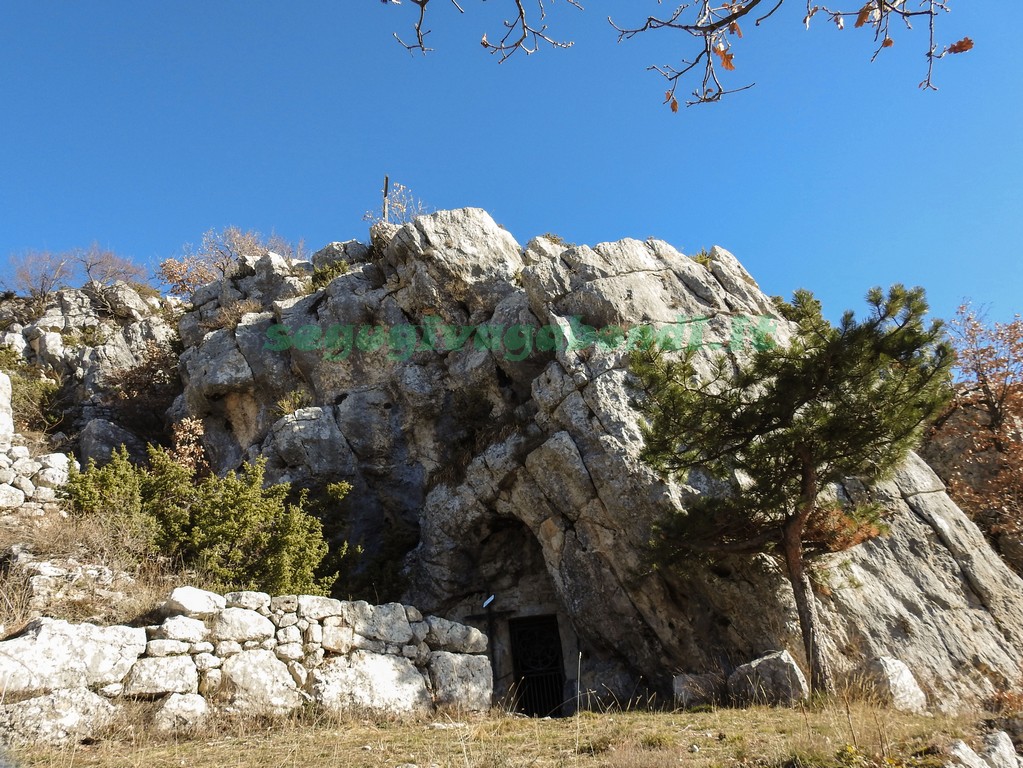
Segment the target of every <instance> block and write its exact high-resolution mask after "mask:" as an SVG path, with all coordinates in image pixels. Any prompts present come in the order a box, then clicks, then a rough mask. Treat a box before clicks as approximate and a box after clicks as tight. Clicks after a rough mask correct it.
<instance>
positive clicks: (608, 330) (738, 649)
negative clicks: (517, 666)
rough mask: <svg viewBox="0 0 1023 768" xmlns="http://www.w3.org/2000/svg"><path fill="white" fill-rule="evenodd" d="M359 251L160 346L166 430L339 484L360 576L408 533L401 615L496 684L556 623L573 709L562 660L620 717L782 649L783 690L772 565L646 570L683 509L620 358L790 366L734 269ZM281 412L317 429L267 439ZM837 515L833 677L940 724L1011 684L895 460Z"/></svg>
mask: <svg viewBox="0 0 1023 768" xmlns="http://www.w3.org/2000/svg"><path fill="white" fill-rule="evenodd" d="M371 243H372V244H371V246H367V247H364V248H362V249H358V248H354V247H352V246H350V245H348V244H346V245H344V246H331V249H330V252H329V253H323V254H322V255H320V256H319V262H320V264H321V266H322V265H323V264H326V263H329V262H331V261H336V260H338V259H341V258H343V259H345V261H346V262H348V264H349V268H348V271H347V272H346V273H344V274H342V275H340V276H338V277H337V278H335V279H334V280H332V281H331V282H330V283H329V284H327V285H326V286H324V287H322V288H319V289H317V290H311V286H310V285H309V284H308V283H305V284H304V285H305V287H304V288H302V289H301V290H300V289H299V287H300V286H299V283H300V282H301V279H300V278H299V277H296V274H295V265H294V264H290V265H286V264H282V263H277V262H273V261H272V260H271V261H268V262H266V263H265V264H264V265H263V267H261V269H262V272H260V278H259V280H258V281H257V280H256V279H255V274H256V269H255V265H249V266H247V267H245V269H246V270H250V272H245V273H244V274H247V275H248V277H239V276H232V277H230V278H229V279H227V280H224V281H221V282H220V283H217V284H214V285H211V286H208V287H207V288H206V289H204V291H203V292H202V294H201V295H197V297H196V304H197V309H196V310H195V311H194V312H192V313H190V314H189V315H188V316H186V318H185V319H183V320H182V324H181V327H182V337H183V339H184V341H185V345H186V350H185V353H184V354H183V356H182V364H183V372H184V376H185V379H186V387H185V393H184V396H183V398H182V403H183V406H184V408H185V409H186V410H187V412H188V413H189V414H190V415H192V416H194V417H197V418H200V419H202V420H203V423H204V427H205V431H206V437H205V439H206V441H207V442H206V444H207V447H208V448H209V450H210V453H211V454H212V456H213V459H214V463H215V466H216V469H217V470H218V471H223V470H226V469H230V468H233V467H235V466H237V465H238V464H239V462H241V461H243V460H244V459H247V458H248V459H252V458H255V457H257V456H266V457H267V459H268V474H269V476H270V477H271V478H273V479H287V480H291V481H293V482H295V483H298V484H300V485H303V486H310V487H316V486H322V485H324V484H325V483H327V482H330V481H332V480H346V481H348V482H350V483H351V484H352V486H353V490H352V492H351V493H350V494H349V496H348V498H347V499H346V500H345V502H344V504H343V508H342V510H341V514H343V515H344V516H345V517H346V519H347V521H348V528H347V530H346V531H345V532H344V536H345V537H346V538H348V539H349V540H353V541H362V542H364V545H365V546H366V547H367V548H368V549H370V550H373V549H374V548H378V549H379V548H380V547H381V545H382V542H383V540H384V538H385V531H387V530H391V529H404V530H407V531H410V532H413V533H418V545H417V547H416V548H415V550H414V551H412V552H410V553H409V555H408V557H407V560H406V562H405V575H406V576H407V577H408V583H409V584H410V585H411V586H410V587H409V591H408V593H407V594H406V595H405V599H406V600H408V601H410V602H414V603H415V604H416V605H420V606H423V607H424V608H425V609H426V610H428V611H429V612H431V613H434V614H436V615H440V616H444V617H447V618H452V619H455V620H459V621H461V622H462V623H466V624H476V625H477V626H478V627H479V628H481V629H482V628H483V627H484V626H487V622H488V621H491V622H493V624H494V627H495V629H494V632H493V634H494V637H493V638H492V641H493V643H494V647H495V660H496V662H495V663H496V664H497V665H498V667H499V669H498V670H497V677H498V679H500V680H509V679H510V678H511V677H512V671H513V670H512V667H513V664H512V660H511V656H512V650H513V649H512V645H513V644H514V642H516V641H515V639H514V631H513V630H514V626H513V624H514V622H515V621H517V620H518V619H519V618H526V617H529V616H536V615H552V616H555V617H556V621H557V628H558V632H560V635H561V641H562V651H563V652H562V654H561V658H562V660H563V665H564V669H563V676H564V678H565V680H566V684H567V681H568V680H571V679H572V678H574V676H575V668H574V667H573V666H572V665H570V664H569V663H568V662H567V661H566V659H567V658H568V656H569V654H570V653H572V654H574V653H575V652H576V651H577V650H578V651H581V652H582V654H583V663H582V680H580V681H579V684H580V686H581V687H582V688H584V689H588V690H594V691H596V690H612V691H613V693H614V695H615V696H624V697H631V696H632V695H633V694H634V693H636V692H637V691H639V690H641V689H644V688H645V689H651V688H652V689H655V690H658V691H660V692H663V693H664V694H665V695H666V696H667V695H670V693H671V677H670V675H669V673H668V671H669V670H677V671H681V672H683V673H685V674H725V675H727V674H728V673H730V672H731V671H732V670H734V669H735V668H736V667H737V666H739V665H741V664H743V663H746V662H748V661H749V660H751V659H755V658H758V657H759V656H762V655H763V654H765V653H767V652H768V651H770V650H773V649H778V648H786V649H789V650H790V651H791V653H792V654H793V657H794V659H795V661H796V663H802V651H801V641H800V639H799V636H798V632H797V631H796V626H797V624H796V620H795V613H794V608H793V604H792V599H791V591H790V589H789V587H788V585H787V583H786V581H785V579H784V578H783V577H782V575H781V573H780V571H779V569H778V567H777V565H776V564H775V563H774V562H773V561H771V560H770V559H768V558H766V557H760V558H755V559H753V560H738V559H736V560H731V561H726V562H722V563H719V564H718V565H717V566H715V567H714V568H707V567H698V566H693V567H692V569H690V570H689V571H687V572H686V573H685V574H681V575H680V574H671V573H666V572H663V571H651V570H650V569H649V568H647V567H646V565H645V559H644V553H645V550H646V545H647V542H648V541H649V538H650V530H651V526H652V525H653V524H654V523H655V522H656V521H657V520H658V519H660V517H661V516H662V515H664V514H665V513H666V512H667V511H668V510H669V509H673V508H684V507H685V504H686V500H687V499H688V498H691V497H692V496H693V494H695V493H697V492H698V491H699V489H698V488H697V487H696V486H695V485H694V486H692V487H690V486H685V485H681V484H679V483H677V482H663V481H661V480H659V479H657V478H656V477H655V476H654V475H653V473H652V472H651V471H650V470H649V469H648V468H647V467H646V466H645V465H644V464H643V463H642V462H641V461H640V460H639V451H640V448H641V444H642V437H641V433H640V430H639V427H638V416H637V413H636V411H635V409H634V408H633V407H632V406H631V405H630V400H631V398H632V397H633V395H634V392H633V390H632V388H631V387H630V374H629V372H628V350H627V346H628V344H627V342H628V340H629V339H630V338H632V339H634V338H635V334H636V332H637V329H641V328H647V329H649V330H650V331H651V332H652V333H654V334H656V335H658V336H659V337H660V338H662V339H665V340H674V341H676V342H678V343H679V344H680V345H682V346H693V347H695V348H697V349H698V351H699V354H698V355H697V359H696V365H697V367H698V368H700V369H701V370H707V369H708V368H709V364H710V361H711V360H712V359H713V358H714V357H715V356H717V355H719V354H722V353H724V354H728V355H734V356H742V355H743V354H745V352H746V350H748V349H749V348H750V346H751V345H753V344H758V343H763V342H764V341H765V340H766V339H767V338H768V337H770V338H772V339H774V340H776V341H778V342H781V343H784V342H785V341H786V340H787V338H789V334H790V333H791V330H790V328H789V327H788V325H787V323H786V322H785V321H784V320H783V319H782V318H781V317H780V316H779V315H778V313H777V311H776V309H775V307H774V305H773V303H772V302H771V300H770V299H769V298H768V297H767V296H765V295H764V294H763V293H762V292H761V291H760V290H759V288H758V287H757V285H756V282H755V280H754V279H753V277H752V276H751V275H749V273H748V272H746V270H745V269H744V268H743V267H742V266H741V264H739V262H738V261H737V260H736V259H735V257H734V256H732V255H731V254H730V253H728V252H727V251H725V250H723V249H721V248H717V247H715V248H713V249H711V251H710V253H709V254H708V255H707V258H706V259H701V260H700V261H699V262H698V261H696V260H694V259H690V258H688V257H686V256H685V255H684V254H682V253H680V252H679V251H678V250H676V249H675V248H673V247H672V246H670V245H669V244H667V243H664V242H662V241H659V240H654V239H650V240H646V241H642V242H641V241H638V240H628V239H627V240H622V241H619V242H615V243H602V244H599V245H596V246H594V247H588V246H567V245H564V244H559V243H556V242H554V241H553V240H551V239H547V238H536V239H534V240H532V241H530V242H529V244H528V245H527V246H526V247H525V248H522V247H520V246H519V245H518V244H517V243H516V242H515V241H514V239H513V238H512V237H511V236H510V235H509V234H508V233H507V232H506V231H504V230H503V229H501V228H500V227H498V226H497V225H496V224H495V223H494V222H493V220H492V219H491V218H490V217H489V216H488V215H487V214H486V213H485V212H483V211H480V210H477V209H463V210H459V211H444V212H439V213H436V214H431V215H429V216H424V217H420V218H417V219H416V220H415V221H414V222H412V223H409V224H406V225H404V226H400V227H399V226H395V225H377V226H375V227H374V228H373V230H372V231H371ZM356 253H357V254H358V255H356ZM249 278H252V279H249ZM247 280H248V282H246V281H247ZM257 282H258V283H259V284H258V286H257ZM239 301H248V302H250V303H251V307H252V308H253V311H252V312H249V313H247V314H244V315H243V316H242V317H241V320H240V322H239V324H238V326H237V327H236V328H233V329H231V328H226V329H219V330H214V331H209V332H205V333H203V332H201V331H202V328H201V323H202V322H205V321H207V320H208V318H211V317H213V316H214V315H215V314H216V313H217V312H218V311H219V310H220V309H221V308H223V307H224V306H227V305H229V304H231V303H232V302H239ZM296 392H297V393H300V394H301V395H302V396H303V397H302V398H301V399H302V400H305V401H308V402H311V405H309V406H308V407H304V408H299V409H298V410H295V411H294V412H293V413H285V414H284V415H282V414H281V411H280V408H279V405H278V403H279V401H281V400H282V398H285V399H286V396H288V395H290V394H291V393H296ZM295 401H296V402H298V401H299V399H296V400H295ZM836 492H837V493H838V494H839V495H842V494H845V495H846V496H850V497H852V496H854V495H856V494H859V497H863V496H869V497H871V498H873V499H874V500H877V501H878V502H879V503H881V504H882V505H883V506H884V507H885V509H886V510H887V511H888V513H889V518H888V525H889V526H890V528H891V533H890V535H888V536H887V537H882V538H880V539H877V540H874V541H871V542H868V543H867V544H864V545H862V546H860V547H857V548H855V549H854V550H851V551H849V552H846V553H843V554H841V555H839V556H836V557H834V558H832V559H831V560H830V561H829V562H827V563H825V564H824V572H825V575H826V580H827V581H828V583H829V585H830V586H829V587H828V589H827V590H826V591H828V592H830V594H823V591H824V590H822V594H820V595H818V601H819V604H820V614H821V616H822V620H823V622H824V623H825V625H826V628H827V641H826V642H827V651H828V654H829V656H830V657H831V658H832V659H833V660H834V663H835V666H836V667H837V668H838V670H839V671H844V672H848V671H851V670H853V669H855V668H856V667H858V666H859V665H860V664H861V663H862V662H863V661H865V660H866V659H869V658H872V657H877V656H891V657H894V658H897V659H900V660H902V661H903V662H904V663H906V664H907V665H908V666H909V668H910V669H911V670H912V671H913V674H914V675H915V676H916V678H917V679H918V681H919V683H920V685H921V686H922V687H923V688H924V689H926V690H927V691H928V692H929V693H930V694H931V699H932V701H933V702H935V703H936V704H937V705H939V706H943V707H948V708H951V709H954V708H957V707H959V706H961V705H964V704H966V703H969V702H976V701H978V700H980V699H983V698H985V697H987V696H989V695H991V693H993V692H994V690H995V689H996V688H998V687H1004V686H1005V685H1008V684H1014V683H1016V682H1018V681H1019V680H1020V668H1019V664H1018V663H1017V660H1018V659H1019V658H1020V657H1021V655H1023V590H1021V589H1020V587H1021V586H1023V582H1020V580H1019V579H1018V578H1017V577H1016V576H1014V575H1013V574H1012V573H1011V572H1009V571H1008V570H1007V569H1005V568H1004V566H1003V565H1002V564H1001V563H1000V562H998V560H997V558H996V557H995V556H994V555H993V554H992V553H991V551H990V548H988V547H987V545H986V544H985V543H984V542H983V540H982V538H981V537H980V535H979V533H977V532H976V529H975V528H973V527H972V525H971V524H970V523H969V521H968V520H966V518H965V517H964V516H963V515H962V513H961V512H960V511H959V510H957V509H956V508H955V507H954V505H951V503H950V502H949V501H948V498H947V496H945V494H944V490H943V488H942V486H941V484H940V482H939V481H938V480H937V479H936V478H935V477H934V475H933V473H931V472H930V471H929V470H928V469H927V468H926V466H925V465H923V464H922V463H921V462H919V461H918V460H916V459H915V458H914V459H911V460H910V461H909V463H908V464H907V466H906V468H905V469H904V470H903V471H902V472H901V473H900V474H899V475H898V476H897V477H896V478H895V479H894V480H892V481H889V482H887V483H881V484H878V485H877V486H875V487H873V488H869V489H867V488H862V487H861V486H859V485H858V484H856V483H855V482H853V481H849V482H848V483H846V484H844V486H843V487H842V488H840V489H837V490H836ZM490 596H493V598H494V599H493V602H492V603H488V605H489V608H488V610H489V611H491V614H490V618H489V619H488V618H487V615H486V614H484V613H482V612H481V611H482V608H481V606H482V603H483V602H484V600H486V599H487V598H488V597H490ZM410 626H412V628H413V630H415V622H410ZM323 629H324V631H326V630H327V627H326V626H325V627H324V628H323ZM488 629H489V627H488ZM327 636H328V637H329V642H330V643H331V644H336V646H337V647H346V644H347V643H349V642H351V640H352V638H350V637H348V636H347V633H345V632H340V631H335V630H334V629H331V631H330V632H327ZM365 641H366V642H370V643H373V642H384V641H381V640H371V639H369V638H365ZM288 645H290V646H291V647H292V648H296V646H295V645H294V644H293V643H291V644H288ZM294 652H296V653H297V650H295V651H294ZM503 692H504V691H501V693H503Z"/></svg>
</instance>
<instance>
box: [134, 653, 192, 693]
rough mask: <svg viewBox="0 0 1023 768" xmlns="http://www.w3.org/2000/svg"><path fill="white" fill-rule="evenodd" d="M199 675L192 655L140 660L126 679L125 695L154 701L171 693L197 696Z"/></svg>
mask: <svg viewBox="0 0 1023 768" xmlns="http://www.w3.org/2000/svg"><path fill="white" fill-rule="evenodd" d="M198 689H199V672H198V670H197V669H196V666H195V662H193V661H192V658H191V656H158V657H146V658H142V659H139V660H138V661H136V662H135V664H134V665H133V666H132V668H131V671H130V672H129V673H128V676H127V677H126V678H125V679H124V691H123V692H124V695H125V696H136V697H140V698H153V697H156V696H163V695H164V694H168V693H195V692H196V691H197V690H198Z"/></svg>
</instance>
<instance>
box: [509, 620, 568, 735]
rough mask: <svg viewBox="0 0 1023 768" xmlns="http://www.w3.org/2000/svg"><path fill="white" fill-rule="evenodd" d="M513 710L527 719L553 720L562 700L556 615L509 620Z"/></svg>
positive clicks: (559, 712)
mask: <svg viewBox="0 0 1023 768" xmlns="http://www.w3.org/2000/svg"><path fill="white" fill-rule="evenodd" d="M508 631H509V634H510V635H511V654H512V666H513V668H514V671H515V708H516V710H518V711H519V712H522V713H523V714H526V715H530V716H531V717H546V716H548V715H551V716H553V717H557V716H559V715H560V714H561V703H562V701H563V698H564V688H565V671H564V665H563V663H562V658H561V635H560V633H559V632H558V617H557V616H530V617H529V618H524V619H510V620H509V621H508Z"/></svg>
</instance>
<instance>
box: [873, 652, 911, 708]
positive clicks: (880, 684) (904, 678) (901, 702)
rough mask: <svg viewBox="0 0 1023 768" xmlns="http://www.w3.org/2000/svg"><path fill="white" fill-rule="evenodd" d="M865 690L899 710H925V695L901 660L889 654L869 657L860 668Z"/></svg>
mask: <svg viewBox="0 0 1023 768" xmlns="http://www.w3.org/2000/svg"><path fill="white" fill-rule="evenodd" d="M861 674H862V675H863V678H864V679H863V683H864V686H865V687H866V689H867V691H868V692H870V693H872V694H873V695H874V696H876V697H877V698H878V699H879V700H880V701H881V702H882V703H883V704H886V705H888V706H890V707H892V708H893V709H897V710H899V711H900V712H917V713H920V712H925V711H926V710H927V696H926V695H925V694H924V692H923V691H922V690H921V689H920V685H919V684H918V683H917V681H916V678H915V677H913V673H912V672H911V671H910V669H909V667H907V666H906V665H905V664H904V663H903V662H901V661H899V660H898V659H893V658H891V657H890V656H879V657H878V658H876V659H871V660H870V661H868V662H867V663H866V664H865V665H864V666H863V668H862V672H861Z"/></svg>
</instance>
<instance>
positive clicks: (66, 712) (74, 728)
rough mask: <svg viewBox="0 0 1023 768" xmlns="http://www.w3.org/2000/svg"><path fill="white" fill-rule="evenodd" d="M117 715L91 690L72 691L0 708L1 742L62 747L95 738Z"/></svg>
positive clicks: (79, 689)
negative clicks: (61, 745) (62, 745)
mask: <svg viewBox="0 0 1023 768" xmlns="http://www.w3.org/2000/svg"><path fill="white" fill-rule="evenodd" d="M116 711H117V709H116V707H115V706H114V705H113V704H111V703H110V702H109V701H107V700H106V699H104V698H103V697H102V696H97V695H96V694H95V693H93V692H92V691H90V690H88V689H87V688H70V689H65V690H60V691H54V692H53V693H49V694H46V695H45V696H36V697H34V698H31V699H26V700H25V701H19V702H17V703H15V704H0V742H3V743H6V744H11V745H24V746H31V745H34V744H52V745H60V744H66V743H74V742H78V741H81V740H82V739H88V738H93V737H95V736H96V735H97V733H98V731H99V730H100V729H101V728H102V727H104V726H105V725H107V724H108V723H109V722H110V721H111V720H112V719H113V717H114V715H115V714H116ZM0 760H2V758H0Z"/></svg>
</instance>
